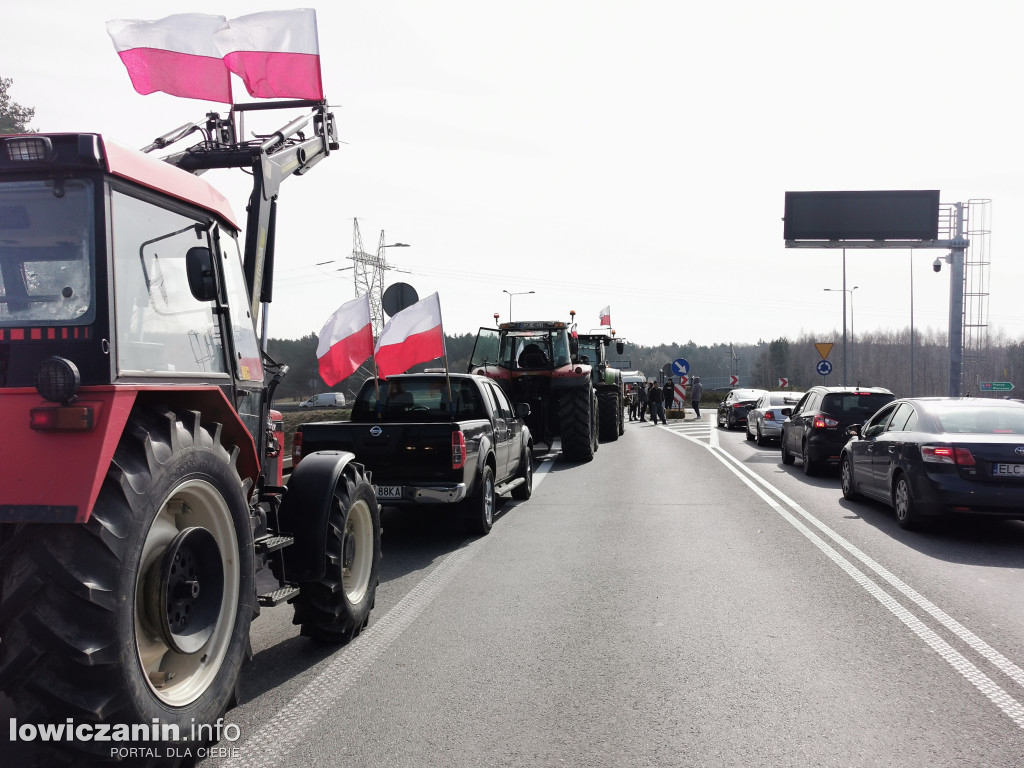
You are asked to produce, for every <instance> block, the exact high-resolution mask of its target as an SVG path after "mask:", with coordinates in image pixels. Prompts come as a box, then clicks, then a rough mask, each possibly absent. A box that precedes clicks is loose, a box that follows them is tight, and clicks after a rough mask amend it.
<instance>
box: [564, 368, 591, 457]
mask: <svg viewBox="0 0 1024 768" xmlns="http://www.w3.org/2000/svg"><path fill="white" fill-rule="evenodd" d="M588 384H589V381H588ZM595 406H596V399H595V397H594V393H593V389H592V388H591V387H590V386H587V387H578V388H576V389H572V390H569V391H567V392H565V393H563V395H562V397H561V399H560V400H559V402H558V422H559V426H560V429H561V433H562V453H563V454H565V457H566V458H567V459H570V460H572V461H590V460H591V459H593V458H594V451H595V445H596V443H597V433H596V430H595V427H596V426H597V425H596V424H595V422H596V420H597V414H596V413H595Z"/></svg>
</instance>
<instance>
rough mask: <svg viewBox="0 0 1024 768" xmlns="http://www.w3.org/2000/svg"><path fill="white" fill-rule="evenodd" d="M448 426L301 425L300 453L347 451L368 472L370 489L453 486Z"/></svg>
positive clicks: (455, 474) (457, 475) (458, 474)
mask: <svg viewBox="0 0 1024 768" xmlns="http://www.w3.org/2000/svg"><path fill="white" fill-rule="evenodd" d="M455 431H458V427H457V426H456V425H453V424H451V423H447V422H445V423H427V424H395V423H387V422H385V423H377V424H353V423H351V422H345V423H338V422H320V423H315V424H305V425H303V428H302V432H303V437H302V453H303V454H304V455H305V454H310V453H313V452H314V451H319V450H342V451H351V452H352V453H354V454H355V456H356V461H358V462H360V463H362V464H364V465H365V466H366V468H367V469H369V470H370V471H371V472H372V473H373V483H374V485H378V486H380V485H405V484H408V483H418V484H422V483H429V482H458V481H461V480H462V475H463V472H462V470H461V469H458V470H453V469H452V433H453V432H455Z"/></svg>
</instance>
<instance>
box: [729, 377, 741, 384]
mask: <svg viewBox="0 0 1024 768" xmlns="http://www.w3.org/2000/svg"><path fill="white" fill-rule="evenodd" d="M739 385H740V377H739V376H737V375H736V374H732V375H731V376H730V377H729V386H730V387H738V386H739Z"/></svg>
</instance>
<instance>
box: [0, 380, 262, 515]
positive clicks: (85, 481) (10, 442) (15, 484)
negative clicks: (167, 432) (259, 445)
mask: <svg viewBox="0 0 1024 768" xmlns="http://www.w3.org/2000/svg"><path fill="white" fill-rule="evenodd" d="M136 404H139V405H152V404H162V405H165V406H167V407H170V408H173V409H177V410H195V411H199V412H200V413H202V418H203V421H204V422H216V423H218V424H220V425H221V430H222V432H221V434H222V437H223V440H224V442H225V443H226V444H230V445H234V446H236V447H237V448H238V454H237V457H236V466H237V468H238V471H239V474H240V475H241V476H242V477H243V478H248V479H251V480H253V481H255V479H256V477H257V475H258V473H259V465H258V463H257V460H256V447H255V443H254V442H253V440H252V437H251V436H250V435H249V433H248V432H247V431H246V429H245V426H244V425H243V424H242V422H241V421H240V420H239V418H238V414H237V413H236V412H235V410H234V408H233V407H232V406H231V404H230V403H229V402H228V401H227V398H226V397H225V396H224V393H223V391H221V389H220V388H219V387H215V386H196V387H174V388H163V389H161V388H159V387H150V386H145V385H117V386H111V385H105V386H96V387H82V388H81V389H80V390H79V391H78V397H77V399H76V401H75V403H74V405H75V406H85V407H88V408H90V409H91V410H92V413H93V415H94V419H95V421H94V426H93V427H92V428H91V429H89V430H86V431H78V432H39V431H35V430H33V429H31V428H30V424H29V418H28V415H29V412H30V411H31V409H32V408H37V407H46V408H54V407H55V406H54V404H53V403H49V402H47V401H45V400H43V399H42V397H40V395H39V394H38V393H37V392H36V391H35V390H34V389H28V388H18V389H9V390H5V391H4V396H3V397H2V398H0V420H2V421H3V423H4V425H5V428H6V429H7V440H6V441H5V445H6V446H7V448H6V449H0V455H2V459H3V465H4V471H3V473H0V499H2V500H3V503H2V504H0V523H16V522H26V523H86V522H88V520H89V517H90V516H91V514H92V508H93V505H94V504H95V503H96V499H97V497H98V496H99V492H100V487H101V485H102V484H103V481H104V478H106V476H107V471H108V470H109V468H110V462H111V459H112V458H113V456H114V451H115V450H116V448H117V445H118V443H119V441H120V440H121V435H122V432H123V431H124V428H125V425H126V424H127V423H128V418H129V416H130V415H131V412H132V408H134V407H135V405H136ZM57 467H59V471H60V473H61V482H60V483H46V482H41V481H40V478H41V477H42V476H44V475H45V476H50V475H51V474H52V472H53V470H54V468H57Z"/></svg>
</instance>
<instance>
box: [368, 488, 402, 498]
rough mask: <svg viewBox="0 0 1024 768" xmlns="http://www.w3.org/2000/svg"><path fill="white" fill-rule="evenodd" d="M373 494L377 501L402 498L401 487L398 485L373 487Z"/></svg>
mask: <svg viewBox="0 0 1024 768" xmlns="http://www.w3.org/2000/svg"><path fill="white" fill-rule="evenodd" d="M373 492H374V494H376V496H377V498H378V499H400V498H402V486H400V485H375V486H373Z"/></svg>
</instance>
